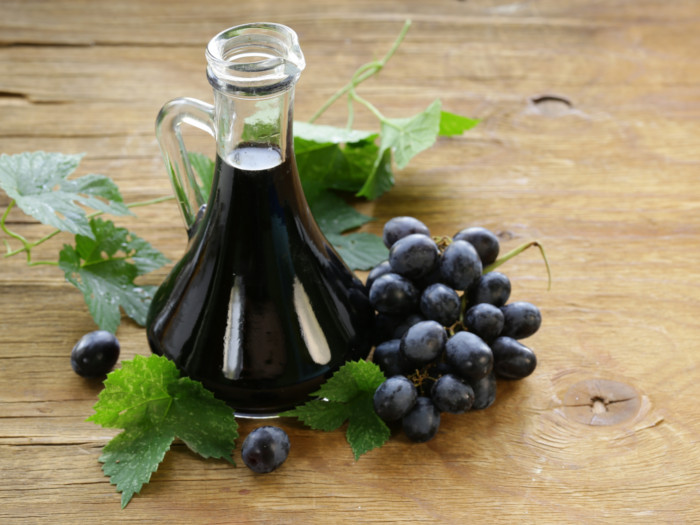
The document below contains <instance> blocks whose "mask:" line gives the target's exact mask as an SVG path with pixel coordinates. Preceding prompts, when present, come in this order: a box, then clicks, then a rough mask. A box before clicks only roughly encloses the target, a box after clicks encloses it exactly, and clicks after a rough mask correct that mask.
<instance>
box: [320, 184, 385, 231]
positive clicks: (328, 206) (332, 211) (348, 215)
mask: <svg viewBox="0 0 700 525" xmlns="http://www.w3.org/2000/svg"><path fill="white" fill-rule="evenodd" d="M309 206H310V208H311V213H313V216H314V218H315V219H316V222H317V224H318V225H319V227H320V228H321V230H323V233H324V234H326V235H327V236H328V235H331V234H334V233H336V234H339V233H342V232H344V231H347V230H351V229H353V228H357V227H358V226H362V225H363V224H365V223H367V222H370V221H371V220H373V219H372V217H368V216H367V215H364V214H362V213H360V212H358V211H357V210H356V209H355V208H353V207H352V206H350V205H349V204H348V203H347V202H345V200H344V199H343V198H342V197H340V196H338V195H336V194H335V193H333V192H331V191H321V192H319V193H317V194H316V195H315V197H314V198H313V201H311V202H310V203H309Z"/></svg>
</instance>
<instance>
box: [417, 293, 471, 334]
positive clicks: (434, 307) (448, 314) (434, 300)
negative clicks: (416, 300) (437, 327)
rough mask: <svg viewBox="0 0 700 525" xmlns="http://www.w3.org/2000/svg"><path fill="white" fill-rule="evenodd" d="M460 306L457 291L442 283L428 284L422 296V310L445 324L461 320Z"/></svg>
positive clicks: (434, 319)
mask: <svg viewBox="0 0 700 525" xmlns="http://www.w3.org/2000/svg"><path fill="white" fill-rule="evenodd" d="M460 307H461V301H460V298H459V295H457V292H455V291H454V290H453V289H452V288H450V287H449V286H447V285H444V284H441V283H437V284H431V285H430V286H428V287H427V288H426V289H425V290H423V294H422V295H421V298H420V311H421V312H422V313H423V315H424V316H425V317H426V318H427V319H432V320H433V321H437V322H438V323H440V324H441V325H443V326H452V325H453V324H455V323H456V322H457V321H458V320H459V312H460Z"/></svg>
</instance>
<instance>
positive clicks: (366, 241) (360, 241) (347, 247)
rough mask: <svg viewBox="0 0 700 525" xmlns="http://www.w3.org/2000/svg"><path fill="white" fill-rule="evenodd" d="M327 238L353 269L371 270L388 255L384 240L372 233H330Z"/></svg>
mask: <svg viewBox="0 0 700 525" xmlns="http://www.w3.org/2000/svg"><path fill="white" fill-rule="evenodd" d="M327 237H328V240H329V242H330V243H331V244H333V246H334V247H335V249H336V251H337V252H338V254H339V255H340V256H341V257H342V258H343V260H344V261H345V263H346V264H347V265H348V266H349V267H350V268H352V269H353V270H371V269H372V268H374V267H375V266H376V265H378V264H379V263H380V262H382V261H385V260H386V259H387V258H388V256H389V250H388V249H387V247H386V246H385V245H384V241H382V239H381V238H380V237H378V236H377V235H375V234H373V233H365V232H359V233H349V234H347V235H337V234H330V235H327Z"/></svg>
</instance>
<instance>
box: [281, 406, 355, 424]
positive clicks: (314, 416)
mask: <svg viewBox="0 0 700 525" xmlns="http://www.w3.org/2000/svg"><path fill="white" fill-rule="evenodd" d="M280 417H294V418H297V419H298V420H299V421H301V422H302V423H304V424H305V425H306V426H308V427H311V428H313V429H314V430H324V431H326V432H332V431H333V430H335V429H337V428H338V427H340V425H342V424H343V423H345V421H346V420H347V418H348V417H349V413H348V407H347V406H346V405H345V404H344V403H337V402H335V401H325V400H323V399H312V400H311V401H307V402H306V403H304V404H303V405H300V406H298V407H296V408H294V409H292V410H288V411H286V412H282V413H281V414H280Z"/></svg>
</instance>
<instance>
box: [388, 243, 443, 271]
mask: <svg viewBox="0 0 700 525" xmlns="http://www.w3.org/2000/svg"><path fill="white" fill-rule="evenodd" d="M439 259H440V250H439V249H438V247H437V244H435V241H434V240H432V239H431V238H430V237H428V236H427V235H423V234H422V233H412V234H411V235H407V236H406V237H402V238H401V239H399V240H398V241H396V242H395V243H394V244H393V246H392V247H391V249H390V250H389V264H391V268H392V270H393V271H394V272H395V273H398V274H399V275H403V276H404V277H407V278H409V279H418V278H420V277H423V276H425V275H428V274H429V273H430V272H432V271H433V269H434V268H435V267H436V266H437V264H438V261H439Z"/></svg>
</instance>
